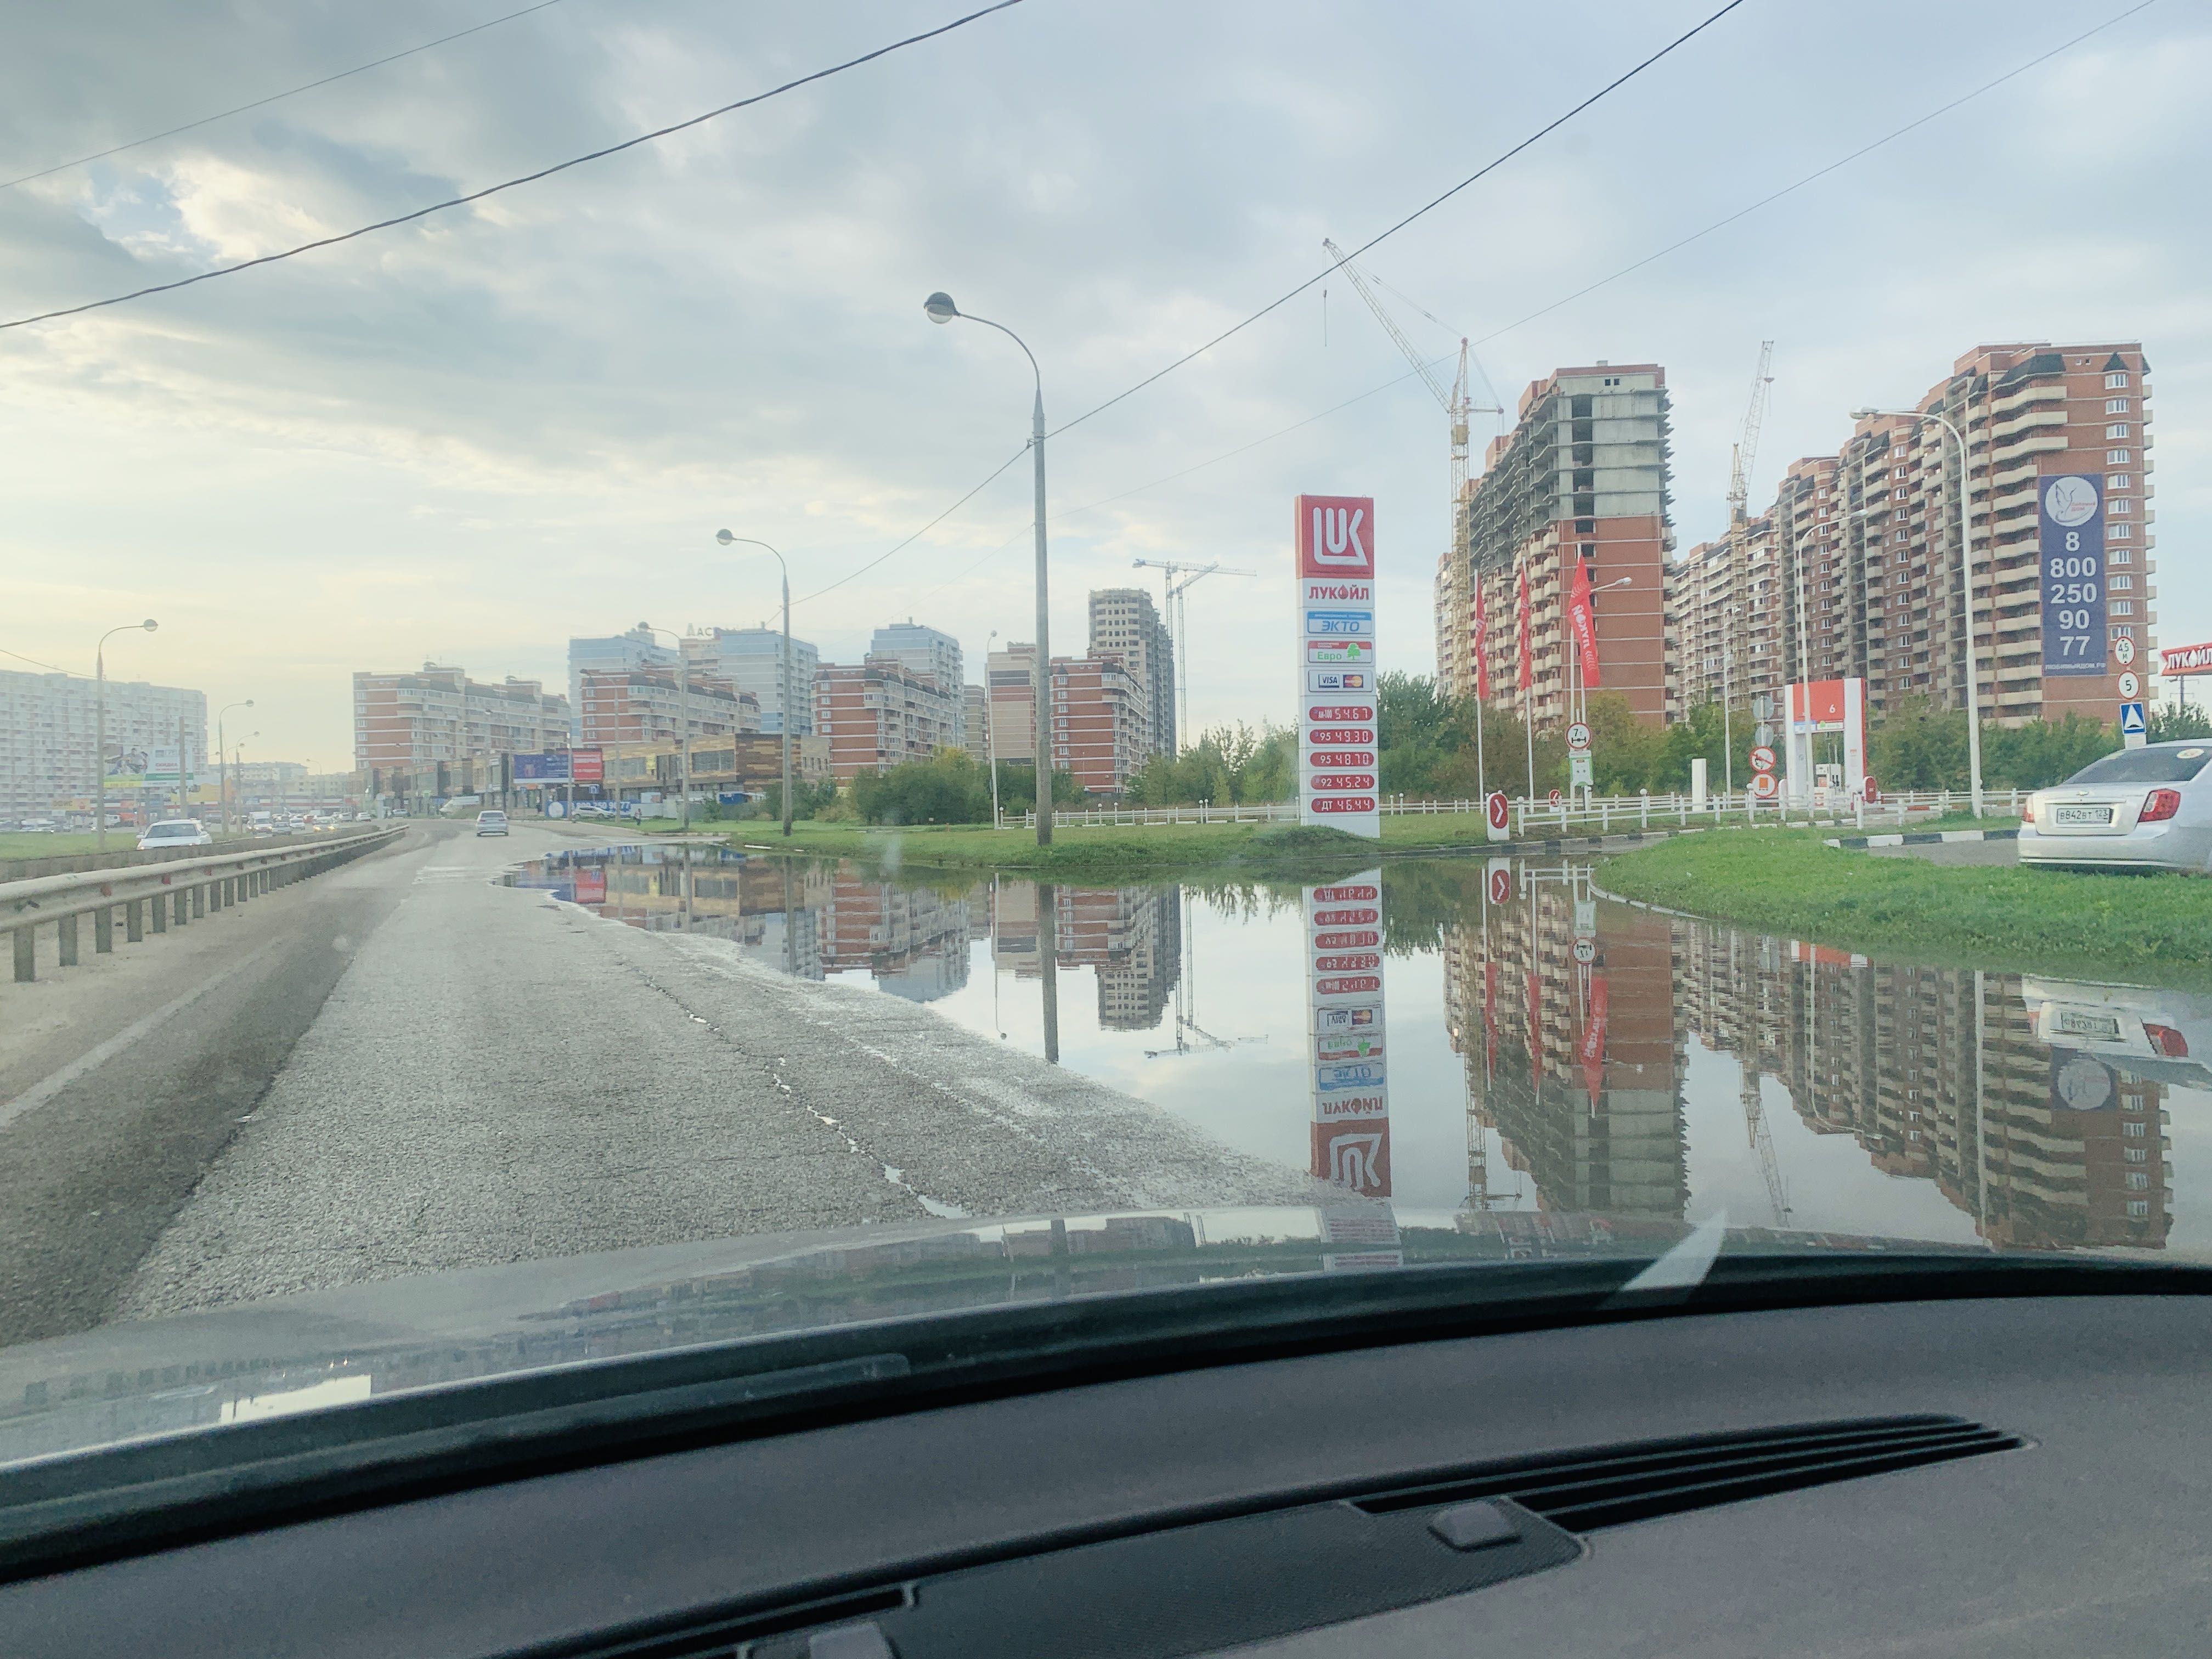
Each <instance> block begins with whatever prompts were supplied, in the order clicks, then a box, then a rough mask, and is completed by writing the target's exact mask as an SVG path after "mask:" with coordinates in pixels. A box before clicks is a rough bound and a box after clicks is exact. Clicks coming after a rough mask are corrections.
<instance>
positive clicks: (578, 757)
mask: <svg viewBox="0 0 2212 1659" xmlns="http://www.w3.org/2000/svg"><path fill="white" fill-rule="evenodd" d="M568 760H569V769H570V770H571V771H573V772H574V774H575V780H576V781H577V782H578V783H604V782H605V781H606V776H607V762H606V755H605V751H604V750H598V749H577V750H571V751H570V752H569V756H568Z"/></svg>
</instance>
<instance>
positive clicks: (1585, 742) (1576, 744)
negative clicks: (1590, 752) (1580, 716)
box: [1567, 720, 1590, 754]
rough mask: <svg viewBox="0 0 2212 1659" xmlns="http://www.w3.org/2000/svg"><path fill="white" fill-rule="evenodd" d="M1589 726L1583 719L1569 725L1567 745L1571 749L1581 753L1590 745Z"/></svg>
mask: <svg viewBox="0 0 2212 1659" xmlns="http://www.w3.org/2000/svg"><path fill="white" fill-rule="evenodd" d="M1589 743H1590V731H1589V726H1585V725H1584V724H1583V722H1582V721H1580V720H1577V721H1575V722H1574V723H1573V724H1572V725H1571V726H1568V727H1567V747H1568V748H1569V749H1571V750H1574V751H1575V752H1576V753H1577V754H1580V753H1581V752H1582V751H1583V750H1586V749H1588V748H1589Z"/></svg>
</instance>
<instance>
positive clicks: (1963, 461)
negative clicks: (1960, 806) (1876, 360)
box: [1851, 409, 1982, 817]
mask: <svg viewBox="0 0 2212 1659" xmlns="http://www.w3.org/2000/svg"><path fill="white" fill-rule="evenodd" d="M1883 415H1893V416H1898V417H1899V418H1901V419H1904V420H1908V421H1933V422H1936V425H1938V426H1940V427H1942V428H1943V430H1944V431H1946V432H1948V433H1949V434H1950V435H1951V441H1952V442H1953V443H1954V444H1956V445H1957V446H1958V447H1959V586H1960V592H1962V593H1963V594H1964V596H1965V603H1966V790H1967V793H1968V795H1969V797H1970V798H1971V799H1972V803H1973V808H1974V816H1975V817H1981V815H1982V712H1981V698H1980V688H1979V676H1978V673H1977V671H1976V669H1975V666H1974V515H1973V510H1972V502H1971V501H1970V500H1969V497H1970V496H1971V495H1972V493H1973V489H1972V478H1971V477H1970V476H1969V469H1970V467H1971V466H1972V461H1971V459H1970V458H1969V457H1968V455H1967V453H1966V434H1965V433H1963V432H1961V431H1960V429H1959V428H1957V427H1956V426H1954V425H1953V424H1952V422H1951V420H1950V417H1949V416H1944V415H1938V414H1936V413H1935V412H1934V411H1933V410H1924V409H1855V410H1852V411H1851V418H1852V419H1853V420H1855V421H1865V420H1872V419H1874V418H1875V417H1876V416H1883Z"/></svg>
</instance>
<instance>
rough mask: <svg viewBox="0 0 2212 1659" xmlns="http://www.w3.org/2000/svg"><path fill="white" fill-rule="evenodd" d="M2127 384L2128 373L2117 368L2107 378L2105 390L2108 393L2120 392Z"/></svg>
mask: <svg viewBox="0 0 2212 1659" xmlns="http://www.w3.org/2000/svg"><path fill="white" fill-rule="evenodd" d="M2127 383H2128V372H2127V370H2125V369H2124V368H2116V369H2114V370H2113V371H2112V373H2111V374H2107V375H2106V376H2105V390H2106V391H2107V392H2118V390H2119V389H2120V388H2121V387H2122V386H2125V385H2126V384H2127Z"/></svg>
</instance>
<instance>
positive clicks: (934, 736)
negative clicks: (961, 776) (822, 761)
mask: <svg viewBox="0 0 2212 1659" xmlns="http://www.w3.org/2000/svg"><path fill="white" fill-rule="evenodd" d="M955 685H956V688H957V682H955ZM959 707H960V698H959V694H958V692H957V689H956V690H952V691H947V690H945V689H944V688H943V687H942V686H940V685H939V684H938V683H937V680H936V678H934V677H933V676H931V675H928V674H916V673H914V672H912V671H910V670H908V668H907V666H906V665H905V664H903V663H902V662H900V661H899V660H898V659H896V658H895V657H875V656H871V657H869V658H868V659H866V661H864V662H862V663H860V664H859V665H848V664H840V663H828V662H825V663H823V665H821V666H820V667H819V668H817V669H816V670H815V671H814V730H815V733H816V736H817V738H821V739H823V740H824V741H826V743H827V744H828V745H829V773H830V775H831V776H833V777H835V778H836V780H837V781H838V782H840V783H847V782H849V781H852V780H853V779H854V778H856V777H858V776H859V775H860V774H861V773H863V772H881V771H885V770H888V769H890V768H891V767H894V766H900V765H903V764H904V763H907V762H908V761H926V760H927V759H928V758H929V757H931V756H933V755H934V754H935V753H936V752H937V751H938V750H940V749H946V748H950V747H951V746H952V726H953V720H954V718H955V715H956V712H957V710H958V708H959Z"/></svg>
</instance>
